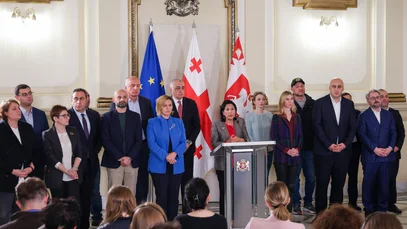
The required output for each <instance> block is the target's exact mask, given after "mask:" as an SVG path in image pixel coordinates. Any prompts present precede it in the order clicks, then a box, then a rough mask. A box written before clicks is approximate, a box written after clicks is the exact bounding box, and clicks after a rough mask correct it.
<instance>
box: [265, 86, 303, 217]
mask: <svg viewBox="0 0 407 229" xmlns="http://www.w3.org/2000/svg"><path fill="white" fill-rule="evenodd" d="M296 110H297V108H296V106H295V105H294V98H293V94H292V93H291V92H290V91H284V92H283V93H282V94H281V96H280V100H279V103H278V108H277V112H276V113H275V114H274V116H273V120H272V123H271V139H272V140H274V141H276V146H275V150H274V168H275V170H276V175H277V180H278V181H282V182H284V183H285V184H286V185H287V187H288V191H289V192H290V198H291V200H292V199H293V197H294V185H295V181H296V179H297V174H298V167H299V166H300V163H301V158H300V150H301V147H302V142H303V139H302V136H303V135H302V126H301V117H300V116H299V115H298V114H297V113H296ZM287 207H288V210H289V211H290V212H291V210H292V204H291V203H289V204H288V206H287Z"/></svg>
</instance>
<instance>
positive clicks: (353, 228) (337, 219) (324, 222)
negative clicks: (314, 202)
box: [312, 204, 384, 229]
mask: <svg viewBox="0 0 407 229" xmlns="http://www.w3.org/2000/svg"><path fill="white" fill-rule="evenodd" d="M362 223H363V218H362V216H361V215H360V214H359V213H358V212H357V211H356V210H355V209H353V208H351V207H348V206H344V205H341V204H334V205H332V206H330V208H329V209H327V210H325V211H323V212H321V213H320V214H318V216H317V218H315V220H314V221H313V222H312V227H313V229H343V228H346V229H359V228H360V227H361V226H362ZM381 229H384V228H381Z"/></svg>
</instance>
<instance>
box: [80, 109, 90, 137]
mask: <svg viewBox="0 0 407 229" xmlns="http://www.w3.org/2000/svg"><path fill="white" fill-rule="evenodd" d="M81 115H82V125H83V132H85V136H86V139H88V138H89V129H88V122H87V121H86V118H85V114H81Z"/></svg>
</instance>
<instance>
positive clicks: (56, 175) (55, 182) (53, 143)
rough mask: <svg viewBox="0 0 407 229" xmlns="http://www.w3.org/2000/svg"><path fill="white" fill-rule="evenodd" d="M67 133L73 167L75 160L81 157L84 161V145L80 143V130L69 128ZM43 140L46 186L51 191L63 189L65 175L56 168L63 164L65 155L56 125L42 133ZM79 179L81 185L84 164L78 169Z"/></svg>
mask: <svg viewBox="0 0 407 229" xmlns="http://www.w3.org/2000/svg"><path fill="white" fill-rule="evenodd" d="M66 132H67V133H68V137H69V140H71V145H72V165H73V164H74V162H75V158H77V157H79V158H81V159H82V144H81V142H80V137H79V133H78V130H77V129H76V128H75V127H71V126H67V127H66ZM42 140H43V145H44V154H45V157H46V158H47V170H46V171H45V184H47V188H50V189H55V188H61V187H62V185H63V183H62V182H63V181H62V176H63V173H62V171H60V170H59V169H57V168H55V165H56V164H57V163H58V162H61V163H62V157H63V154H62V146H61V142H60V141H59V137H58V133H57V130H56V128H55V126H54V125H53V126H52V127H51V128H50V129H48V130H46V131H44V132H43V133H42ZM78 177H79V179H78V180H77V181H78V182H79V183H81V182H82V178H83V177H82V162H81V165H80V166H79V168H78Z"/></svg>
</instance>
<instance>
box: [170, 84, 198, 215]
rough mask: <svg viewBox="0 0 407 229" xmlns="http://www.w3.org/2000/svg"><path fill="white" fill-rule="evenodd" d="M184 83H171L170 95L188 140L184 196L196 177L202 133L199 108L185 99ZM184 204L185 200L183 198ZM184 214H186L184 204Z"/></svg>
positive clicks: (183, 183)
mask: <svg viewBox="0 0 407 229" xmlns="http://www.w3.org/2000/svg"><path fill="white" fill-rule="evenodd" d="M184 89H185V87H184V82H183V81H182V80H180V79H174V80H172V81H171V82H170V93H171V95H172V99H173V104H172V110H173V116H174V117H176V118H180V119H182V121H183V122H184V127H185V136H186V139H187V150H186V152H185V153H184V165H185V166H184V167H185V172H184V173H183V174H182V180H181V194H182V196H184V189H185V185H186V184H187V182H188V181H189V180H190V179H192V178H193V176H194V153H195V150H196V147H195V140H196V138H197V137H198V134H199V132H200V131H201V123H200V119H199V113H198V106H197V105H196V103H195V101H194V100H192V99H188V98H186V97H184ZM182 201H183V202H184V198H182ZM182 212H183V213H186V208H185V206H184V203H183V204H182Z"/></svg>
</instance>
